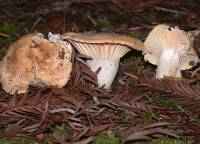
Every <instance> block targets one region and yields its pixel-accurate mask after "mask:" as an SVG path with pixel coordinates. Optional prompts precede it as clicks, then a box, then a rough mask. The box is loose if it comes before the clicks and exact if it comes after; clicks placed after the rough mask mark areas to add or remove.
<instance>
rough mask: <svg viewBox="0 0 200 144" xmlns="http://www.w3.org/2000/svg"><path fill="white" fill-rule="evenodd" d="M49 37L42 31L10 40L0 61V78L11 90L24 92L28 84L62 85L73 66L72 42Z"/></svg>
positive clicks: (4, 87) (3, 86)
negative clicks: (11, 41)
mask: <svg viewBox="0 0 200 144" xmlns="http://www.w3.org/2000/svg"><path fill="white" fill-rule="evenodd" d="M54 39H55V38H54V35H52V34H51V35H50V36H49V41H48V40H46V39H44V37H43V35H42V34H40V33H34V34H28V35H25V36H23V37H21V38H20V39H19V40H17V41H16V42H14V43H13V44H11V46H10V47H9V49H8V52H7V54H6V55H5V56H4V58H3V59H2V61H1V62H0V82H1V85H2V88H3V89H4V90H5V91H6V92H7V93H10V94H15V93H17V94H21V93H25V92H26V91H27V89H28V87H29V85H40V86H41V85H43V86H44V85H45V86H57V87H59V88H60V87H63V86H64V85H65V84H66V83H67V82H68V80H69V77H70V72H71V70H72V63H71V53H72V47H71V45H70V44H69V43H67V42H65V41H62V40H56V43H55V42H53V41H55V40H54Z"/></svg>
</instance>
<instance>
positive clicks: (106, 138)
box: [92, 132, 121, 144]
mask: <svg viewBox="0 0 200 144" xmlns="http://www.w3.org/2000/svg"><path fill="white" fill-rule="evenodd" d="M92 144H121V142H120V139H119V138H118V137H116V136H115V135H114V134H113V133H109V132H108V133H101V134H99V135H98V136H96V137H95V138H94V140H93V142H92Z"/></svg>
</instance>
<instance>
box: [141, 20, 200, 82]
mask: <svg viewBox="0 0 200 144" xmlns="http://www.w3.org/2000/svg"><path fill="white" fill-rule="evenodd" d="M143 55H144V60H145V61H149V62H150V63H152V64H154V65H157V70H156V78H164V76H171V77H179V78H181V77H182V74H181V70H186V69H191V68H192V67H194V66H195V65H196V64H197V61H198V56H197V53H196V52H195V50H194V48H193V47H191V46H190V40H189V38H188V35H187V33H186V32H185V31H183V30H180V29H179V28H178V26H174V27H170V26H167V25H164V24H160V25H157V26H156V27H155V28H154V29H153V30H152V31H151V32H150V33H149V35H148V37H147V38H146V40H145V42H144V49H143Z"/></svg>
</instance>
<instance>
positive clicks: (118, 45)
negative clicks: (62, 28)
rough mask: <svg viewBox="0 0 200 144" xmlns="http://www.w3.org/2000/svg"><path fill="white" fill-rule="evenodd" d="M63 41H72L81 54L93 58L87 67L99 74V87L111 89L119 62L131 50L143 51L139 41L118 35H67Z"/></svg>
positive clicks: (141, 43)
mask: <svg viewBox="0 0 200 144" xmlns="http://www.w3.org/2000/svg"><path fill="white" fill-rule="evenodd" d="M63 39H66V40H67V41H70V42H71V44H72V45H74V47H75V48H76V49H77V50H78V51H79V52H80V53H81V54H84V55H87V56H90V57H92V60H87V65H88V66H89V67H90V68H91V70H92V71H94V72H95V71H97V70H98V68H99V67H100V68H101V70H100V72H99V73H98V84H99V86H103V85H105V87H104V88H106V89H109V88H110V86H111V84H112V82H113V80H114V78H115V76H116V74H117V70H118V67H119V61H120V58H121V57H122V56H124V55H125V54H126V53H127V52H128V51H130V50H131V48H134V49H136V50H141V49H142V48H143V46H144V45H143V42H141V41H140V40H138V39H135V38H131V37H128V36H121V35H117V34H81V33H66V34H64V35H63Z"/></svg>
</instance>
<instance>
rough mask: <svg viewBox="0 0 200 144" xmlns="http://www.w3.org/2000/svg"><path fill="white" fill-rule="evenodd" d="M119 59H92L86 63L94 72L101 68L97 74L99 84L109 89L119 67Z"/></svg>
mask: <svg viewBox="0 0 200 144" xmlns="http://www.w3.org/2000/svg"><path fill="white" fill-rule="evenodd" d="M119 61H120V59H101V58H99V59H94V60H88V61H87V65H88V66H89V67H90V68H91V70H92V71H93V72H96V71H97V70H98V69H99V67H100V68H101V70H100V71H99V73H98V75H97V79H98V84H99V86H100V87H101V86H103V85H105V86H104V88H105V89H109V88H110V87H111V85H112V83H113V81H114V78H115V76H116V74H117V70H118V68H119Z"/></svg>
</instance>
